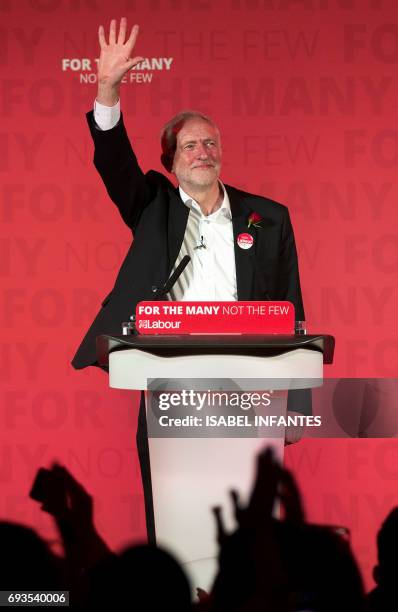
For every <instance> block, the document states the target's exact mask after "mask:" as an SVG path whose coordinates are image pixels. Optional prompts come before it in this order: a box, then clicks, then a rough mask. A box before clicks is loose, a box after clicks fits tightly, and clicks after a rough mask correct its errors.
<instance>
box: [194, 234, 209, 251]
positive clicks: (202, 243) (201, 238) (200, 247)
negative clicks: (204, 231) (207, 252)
mask: <svg viewBox="0 0 398 612" xmlns="http://www.w3.org/2000/svg"><path fill="white" fill-rule="evenodd" d="M196 249H207V246H206V245H205V241H204V240H203V236H201V237H200V244H198V245H197V246H196V247H194V249H193V250H194V251H196Z"/></svg>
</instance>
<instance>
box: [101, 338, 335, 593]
mask: <svg viewBox="0 0 398 612" xmlns="http://www.w3.org/2000/svg"><path fill="white" fill-rule="evenodd" d="M97 348H98V359H99V363H100V364H102V365H108V366H109V384H110V386H111V387H113V388H118V389H135V390H137V389H139V390H144V391H147V408H148V406H149V405H150V401H149V399H150V397H149V395H148V393H149V392H148V383H149V381H154V380H155V381H157V380H160V381H163V383H164V381H166V382H167V381H168V382H167V385H166V387H164V386H163V387H162V386H161V388H162V390H164V389H168V390H169V391H178V390H182V389H184V388H185V389H187V387H189V388H190V389H197V390H202V391H203V390H206V389H218V390H227V391H231V390H233V389H238V390H239V391H259V390H260V389H261V390H267V389H268V390H272V392H273V393H275V396H277V398H278V400H277V406H276V407H275V406H274V409H273V411H275V410H276V412H277V413H278V414H279V415H285V414H286V404H287V394H288V391H290V392H291V391H292V390H295V389H310V388H312V387H315V386H320V385H321V384H322V379H323V364H324V363H332V359H333V351H334V339H333V338H332V337H331V336H309V335H304V336H276V335H272V336H226V335H220V336H214V335H210V336H204V335H201V336H116V337H115V336H100V337H99V338H98V339H97ZM259 381H260V382H261V387H260V386H259ZM155 387H156V385H155ZM158 388H159V386H158ZM152 389H153V387H152ZM176 431H177V430H176V429H173V432H176ZM209 431H210V430H207V431H206V432H205V433H204V434H203V430H202V431H201V432H200V433H199V432H198V433H193V432H194V430H193V429H191V430H190V432H191V433H190V434H185V435H184V433H183V432H182V433H181V436H180V437H176V435H177V434H175V433H174V434H170V433H168V432H167V433H166V434H165V435H164V436H162V437H152V436H151V431H150V429H149V453H150V464H151V478H152V493H153V506H154V517H155V529H156V541H157V543H158V544H159V545H160V546H163V547H165V548H167V549H168V550H169V551H170V552H172V553H173V554H174V555H176V557H177V558H178V559H179V561H180V562H181V564H182V565H183V567H184V568H185V570H186V572H187V574H188V576H189V578H190V580H191V583H192V586H193V587H195V588H196V587H201V588H203V589H205V590H208V589H209V588H210V587H211V583H212V580H213V578H214V576H215V572H216V570H217V564H216V561H217V543H216V539H215V525H214V521H213V516H212V513H211V508H212V507H214V506H222V507H223V509H224V516H225V519H226V523H227V525H229V527H230V528H231V529H232V528H233V526H234V525H233V518H232V515H231V512H230V510H231V508H230V500H229V495H228V493H229V491H230V490H231V489H236V490H237V491H239V493H240V494H241V496H242V499H243V500H245V499H247V495H248V493H249V492H250V488H251V484H252V478H253V469H254V464H255V457H256V455H257V453H258V452H259V450H260V449H262V448H263V447H264V445H266V444H268V445H269V444H272V446H273V448H274V453H275V455H276V456H278V457H279V458H280V460H281V461H282V460H283V449H284V431H281V429H280V428H279V430H278V432H275V430H273V431H271V429H269V428H268V429H267V430H266V431H265V430H264V428H261V427H257V428H254V429H253V433H251V432H249V434H248V435H247V431H246V433H245V435H242V436H241V435H239V434H238V435H236V434H235V435H234V436H235V437H228V436H225V435H224V436H223V437H218V436H217V430H216V431H214V432H213V433H211V434H210V433H209ZM155 435H158V434H155ZM171 435H173V436H174V437H169V436H171ZM187 435H190V436H191V437H187Z"/></svg>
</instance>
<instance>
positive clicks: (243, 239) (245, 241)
mask: <svg viewBox="0 0 398 612" xmlns="http://www.w3.org/2000/svg"><path fill="white" fill-rule="evenodd" d="M237 242H238V246H239V247H240V248H241V249H251V247H252V246H253V242H254V238H253V236H251V235H250V234H239V236H238V238H237Z"/></svg>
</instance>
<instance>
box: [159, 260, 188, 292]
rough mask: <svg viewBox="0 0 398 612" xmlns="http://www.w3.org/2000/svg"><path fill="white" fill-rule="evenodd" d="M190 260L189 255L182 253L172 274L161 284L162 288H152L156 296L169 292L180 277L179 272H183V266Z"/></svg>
mask: <svg viewBox="0 0 398 612" xmlns="http://www.w3.org/2000/svg"><path fill="white" fill-rule="evenodd" d="M190 261H191V258H190V256H189V255H184V257H183V258H182V259H181V261H180V263H179V264H178V266H177V267H176V269H175V270H174V272H173V274H172V275H171V276H170V278H169V279H168V280H167V281H166V282H165V284H164V285H163V288H162V289H159V288H158V287H154V288H153V289H152V291H153V292H154V293H156V297H158V298H161V297H163V296H164V295H166V293H169V291H170V290H171V289H172V288H173V287H174V285H175V284H176V282H177V281H178V279H179V278H180V276H181V274H182V273H183V272H184V270H185V268H186V267H187V265H188V264H189V262H190Z"/></svg>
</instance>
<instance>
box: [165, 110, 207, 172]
mask: <svg viewBox="0 0 398 612" xmlns="http://www.w3.org/2000/svg"><path fill="white" fill-rule="evenodd" d="M191 119H202V120H203V121H207V123H209V124H210V125H212V126H213V127H215V128H216V129H217V130H218V127H217V125H216V123H214V121H213V119H211V117H208V116H207V115H205V114H203V113H201V112H199V111H194V110H185V111H181V112H180V113H178V115H175V116H174V117H172V118H171V119H170V120H169V121H168V122H167V123H166V124H165V125H164V126H163V128H162V131H161V133H160V144H161V147H162V154H161V156H160V160H161V162H162V164H163V166H164V167H165V168H166V170H167V171H168V172H171V169H172V167H173V160H174V155H175V152H176V148H177V134H178V132H180V130H182V128H183V127H184V125H185V124H186V123H187V122H188V121H190V120H191Z"/></svg>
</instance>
